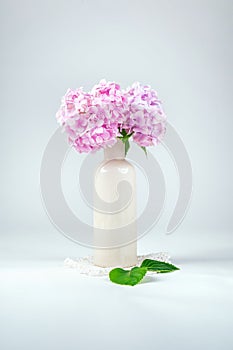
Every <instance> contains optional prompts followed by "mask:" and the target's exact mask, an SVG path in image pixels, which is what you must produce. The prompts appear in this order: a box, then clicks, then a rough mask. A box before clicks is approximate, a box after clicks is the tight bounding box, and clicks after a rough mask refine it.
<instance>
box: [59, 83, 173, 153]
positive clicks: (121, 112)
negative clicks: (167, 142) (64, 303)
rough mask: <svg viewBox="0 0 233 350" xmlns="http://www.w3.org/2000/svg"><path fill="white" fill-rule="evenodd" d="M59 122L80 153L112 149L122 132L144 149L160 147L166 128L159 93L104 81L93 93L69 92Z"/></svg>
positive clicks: (65, 97) (148, 88) (64, 99)
mask: <svg viewBox="0 0 233 350" xmlns="http://www.w3.org/2000/svg"><path fill="white" fill-rule="evenodd" d="M56 118H57V121H58V123H59V124H60V125H61V126H62V127H63V128H64V130H65V131H66V132H67V134H68V139H69V142H70V143H71V144H72V145H73V147H74V148H75V149H76V150H77V151H78V152H80V153H82V152H90V151H96V150H98V149H100V148H105V147H107V146H112V145H113V144H114V143H116V141H117V137H119V136H121V135H122V131H124V134H127V135H132V137H133V140H134V141H135V142H136V143H137V144H138V145H139V146H141V147H147V146H152V145H156V144H158V143H159V142H160V141H161V140H162V138H163V136H164V133H165V128H166V117H165V114H164V112H163V110H162V107H161V102H160V101H159V99H158V96H157V93H156V92H155V91H154V90H152V89H151V88H150V87H149V86H143V85H141V84H139V83H134V84H133V85H132V87H130V88H128V89H127V90H121V88H120V86H119V85H118V84H116V83H114V82H106V81H105V80H101V81H100V83H99V84H98V85H95V86H94V87H93V89H92V90H91V92H89V93H86V92H84V91H83V89H82V88H79V89H76V90H72V89H69V90H68V91H67V92H66V94H65V96H64V97H63V98H62V102H61V106H60V109H59V110H58V112H57V114H56Z"/></svg>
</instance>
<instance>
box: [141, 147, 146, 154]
mask: <svg viewBox="0 0 233 350" xmlns="http://www.w3.org/2000/svg"><path fill="white" fill-rule="evenodd" d="M141 149H142V150H143V151H144V153H145V155H146V157H147V150H146V147H144V146H141Z"/></svg>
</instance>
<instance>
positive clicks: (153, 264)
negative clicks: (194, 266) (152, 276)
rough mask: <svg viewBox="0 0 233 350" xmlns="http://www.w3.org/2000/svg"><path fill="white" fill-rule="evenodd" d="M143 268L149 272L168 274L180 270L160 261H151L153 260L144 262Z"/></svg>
mask: <svg viewBox="0 0 233 350" xmlns="http://www.w3.org/2000/svg"><path fill="white" fill-rule="evenodd" d="M141 267H146V268H147V270H148V271H156V272H158V273H166V272H172V271H175V270H179V268H178V267H176V266H174V265H172V264H169V263H165V262H162V261H158V260H151V259H145V260H144V261H143V262H142V264H141Z"/></svg>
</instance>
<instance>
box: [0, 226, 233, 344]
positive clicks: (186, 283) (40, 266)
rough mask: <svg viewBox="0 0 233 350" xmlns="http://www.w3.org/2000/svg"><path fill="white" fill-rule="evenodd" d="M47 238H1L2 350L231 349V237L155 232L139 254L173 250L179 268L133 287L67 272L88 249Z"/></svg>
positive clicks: (232, 285)
mask: <svg viewBox="0 0 233 350" xmlns="http://www.w3.org/2000/svg"><path fill="white" fill-rule="evenodd" d="M48 237H49V238H48V239H47V241H46V242H44V244H43V242H40V243H39V241H40V237H39V235H38V234H29V233H25V234H22V233H21V234H19V235H15V234H9V235H8V237H7V236H5V239H4V240H2V244H1V247H2V249H1V269H0V285H1V287H0V296H1V299H0V310H1V311H0V332H1V337H0V349H2V350H13V349H17V350H18V349H24V350H27V349H30V350H31V349H33V350H40V349H41V350H42V349H43V350H44V349H46V350H47V349H71V350H73V349H75V350H76V349H81V350H82V349H84V350H85V349H87V350H89V349H110V350H115V349H116V350H118V349H125V350H126V349H130V350H131V349H132V350H133V349H150V348H151V349H171V348H173V349H224V350H228V349H232V347H233V340H232V334H231V333H232V326H233V323H232V314H233V303H232V299H233V276H232V270H233V260H232V241H229V237H230V235H229V234H228V233H227V234H224V233H223V234H222V235H221V237H218V238H216V235H215V236H214V238H213V239H212V241H211V234H207V233H201V234H198V235H197V234H196V235H194V234H192V235H187V234H186V233H176V234H174V235H172V236H167V237H157V238H156V237H153V235H152V234H149V235H148V236H147V237H145V238H143V239H142V240H140V241H139V243H138V245H139V250H141V251H140V252H141V253H149V252H151V251H156V249H155V248H156V246H157V247H158V248H160V249H159V250H161V248H162V249H163V250H166V249H165V248H167V250H168V251H170V252H173V254H172V261H173V262H174V263H175V264H176V265H178V266H179V267H180V268H181V270H180V271H178V272H174V273H171V274H163V275H156V276H155V277H148V278H146V279H145V280H144V282H143V283H141V284H139V285H137V286H135V287H129V286H120V285H115V284H112V283H111V282H110V281H109V280H108V278H107V277H101V278H100V277H87V276H83V275H79V274H78V273H77V271H76V270H74V269H67V268H64V267H63V260H64V258H66V257H67V256H68V254H71V255H72V256H73V257H74V254H76V256H83V255H85V254H89V253H90V251H89V250H88V249H87V248H83V247H79V246H77V245H74V244H73V243H72V242H69V241H68V240H66V239H65V238H63V237H62V236H59V235H57V236H56V234H55V233H54V232H53V233H50V234H49V235H48ZM203 242H204V243H203ZM208 242H209V243H210V242H211V244H209V245H208ZM52 243H53V245H52ZM152 247H153V249H152ZM33 249H34V250H33Z"/></svg>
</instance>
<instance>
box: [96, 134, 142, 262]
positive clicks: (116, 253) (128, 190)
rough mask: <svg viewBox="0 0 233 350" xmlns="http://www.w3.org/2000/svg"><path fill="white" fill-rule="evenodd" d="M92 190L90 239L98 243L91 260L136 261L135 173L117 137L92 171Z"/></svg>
mask: <svg viewBox="0 0 233 350" xmlns="http://www.w3.org/2000/svg"><path fill="white" fill-rule="evenodd" d="M94 190H95V191H94V192H95V195H94V217H93V224H94V243H95V245H96V246H98V247H101V249H99V248H98V249H97V248H96V249H94V264H95V265H97V266H102V267H115V266H119V267H130V266H133V265H136V263H137V227H136V173H135V168H134V166H133V165H132V164H131V163H130V162H129V161H127V160H126V159H125V146H124V144H123V142H122V141H121V140H118V141H117V143H116V144H115V145H113V146H112V147H108V148H106V149H105V150H104V160H103V162H102V163H101V164H100V165H99V166H98V168H97V169H96V172H95V176H94ZM99 229H100V230H99ZM129 242H131V243H129Z"/></svg>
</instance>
